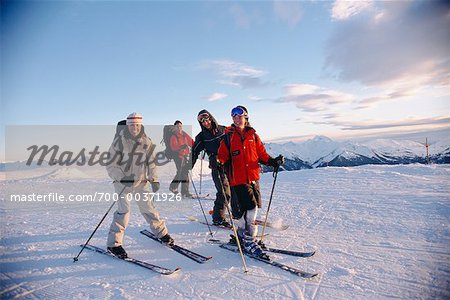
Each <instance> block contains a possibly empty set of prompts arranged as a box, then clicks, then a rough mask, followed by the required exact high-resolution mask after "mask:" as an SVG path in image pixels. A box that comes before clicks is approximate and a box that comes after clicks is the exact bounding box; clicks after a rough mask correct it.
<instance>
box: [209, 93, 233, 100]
mask: <svg viewBox="0 0 450 300" xmlns="http://www.w3.org/2000/svg"><path fill="white" fill-rule="evenodd" d="M226 97H228V95H227V94H223V93H212V94H211V95H209V96H207V97H205V98H206V99H207V100H208V101H210V102H214V101H219V100H222V99H225V98H226Z"/></svg>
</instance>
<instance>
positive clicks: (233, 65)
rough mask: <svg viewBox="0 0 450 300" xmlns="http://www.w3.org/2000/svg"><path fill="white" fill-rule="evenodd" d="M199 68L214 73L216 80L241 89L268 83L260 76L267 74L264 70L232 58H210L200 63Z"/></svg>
mask: <svg viewBox="0 0 450 300" xmlns="http://www.w3.org/2000/svg"><path fill="white" fill-rule="evenodd" d="M200 68H201V69H205V70H211V71H213V72H214V73H216V74H217V76H218V77H219V78H220V79H219V80H218V82H219V83H221V84H224V85H231V86H236V87H240V88H243V89H246V88H256V87H263V86H267V85H268V83H267V82H263V81H262V77H263V76H265V75H266V74H267V72H266V71H264V70H260V69H257V68H255V67H252V66H248V65H245V64H243V63H239V62H235V61H232V60H226V59H223V60H210V61H206V62H204V63H202V64H201V66H200Z"/></svg>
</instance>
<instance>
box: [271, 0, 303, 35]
mask: <svg viewBox="0 0 450 300" xmlns="http://www.w3.org/2000/svg"><path fill="white" fill-rule="evenodd" d="M273 11H274V13H275V16H276V17H277V18H278V19H280V20H281V21H283V22H285V23H287V24H288V25H289V27H290V28H293V27H295V25H297V23H298V22H300V20H301V18H302V15H303V11H302V8H301V6H300V3H299V2H294V1H279V0H276V1H274V2H273Z"/></svg>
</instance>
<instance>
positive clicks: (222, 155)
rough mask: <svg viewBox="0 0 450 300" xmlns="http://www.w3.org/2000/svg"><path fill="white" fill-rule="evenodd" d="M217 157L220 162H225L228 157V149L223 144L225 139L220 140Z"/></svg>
mask: <svg viewBox="0 0 450 300" xmlns="http://www.w3.org/2000/svg"><path fill="white" fill-rule="evenodd" d="M217 159H218V160H219V161H220V163H221V164H224V163H226V162H227V161H228V160H229V159H230V153H229V151H228V147H227V145H225V141H224V140H223V139H222V141H220V146H219V150H218V151H217Z"/></svg>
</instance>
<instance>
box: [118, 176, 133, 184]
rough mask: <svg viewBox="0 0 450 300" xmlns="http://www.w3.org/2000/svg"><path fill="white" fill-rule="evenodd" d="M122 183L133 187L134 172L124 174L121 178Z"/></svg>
mask: <svg viewBox="0 0 450 300" xmlns="http://www.w3.org/2000/svg"><path fill="white" fill-rule="evenodd" d="M120 183H121V184H123V185H124V186H127V187H132V186H133V183H134V174H131V175H128V176H124V177H123V178H122V179H120Z"/></svg>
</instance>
